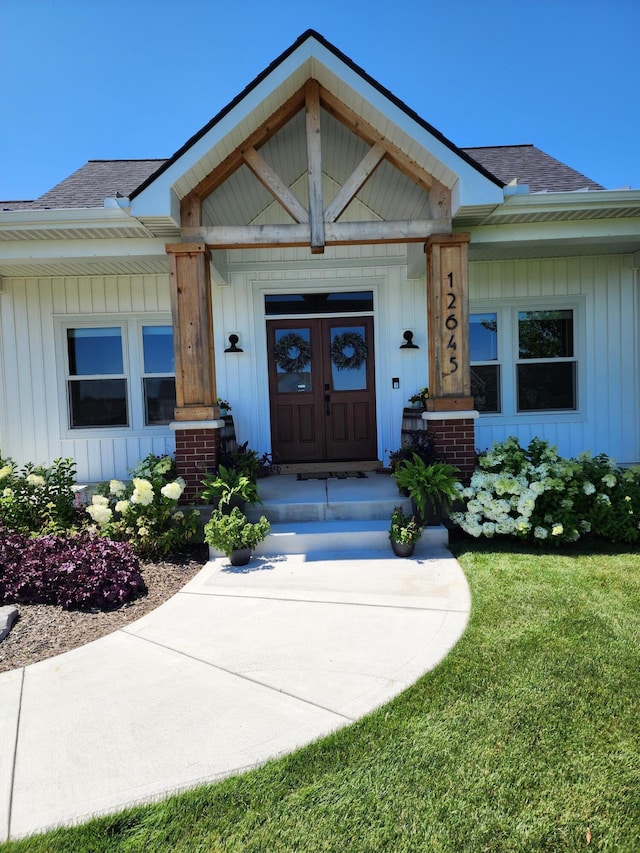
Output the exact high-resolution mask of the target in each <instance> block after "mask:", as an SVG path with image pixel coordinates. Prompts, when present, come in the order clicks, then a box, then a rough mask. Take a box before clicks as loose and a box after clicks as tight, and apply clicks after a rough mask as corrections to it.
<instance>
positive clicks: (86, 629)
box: [0, 545, 208, 672]
mask: <svg viewBox="0 0 640 853" xmlns="http://www.w3.org/2000/svg"><path fill="white" fill-rule="evenodd" d="M207 560H208V548H207V547H206V546H205V545H193V546H190V547H189V548H187V549H185V550H184V552H183V553H182V554H181V555H180V556H178V557H175V558H172V559H167V560H160V561H156V562H141V564H140V571H141V573H142V576H143V578H144V581H145V583H146V585H147V588H148V592H147V593H146V594H145V595H142V596H140V597H139V598H136V599H135V600H134V601H132V602H129V603H128V604H125V605H123V606H122V607H120V608H118V609H116V610H110V611H106V612H105V611H100V612H97V613H91V612H84V611H80V610H72V611H68V610H63V609H62V608H61V607H58V606H53V605H50V604H19V605H16V606H17V607H18V611H19V618H18V621H17V622H16V624H15V625H14V626H13V628H12V629H11V632H10V634H9V635H8V636H7V637H6V638H5V639H4V640H3V641H2V642H1V643H0V672H6V671H7V670H10V669H16V668H17V667H21V666H28V665H29V664H31V663H36V662H37V661H40V660H44V659H45V658H49V657H53V656H54V655H59V654H62V653H63V652H68V651H70V650H71V649H75V648H77V647H78V646H83V645H85V644H86V643H90V642H92V641H93V640H97V639H99V638H100V637H104V636H105V635H106V634H111V633H112V632H113V631H117V630H118V629H119V628H122V627H124V626H125V625H128V624H130V623H131V622H134V621H135V620H136V619H139V618H140V617H141V616H144V615H145V613H149V612H150V611H151V610H155V608H156V607H159V606H160V605H161V604H162V603H163V602H164V601H166V600H167V599H168V598H171V596H172V595H175V594H176V593H177V592H178V591H179V590H180V589H181V588H182V587H183V586H184V585H185V584H186V583H187V582H188V581H189V580H190V579H191V578H192V577H193V576H194V575H196V574H197V573H198V572H199V571H200V569H201V568H202V567H203V566H204V564H205V563H206V561H207Z"/></svg>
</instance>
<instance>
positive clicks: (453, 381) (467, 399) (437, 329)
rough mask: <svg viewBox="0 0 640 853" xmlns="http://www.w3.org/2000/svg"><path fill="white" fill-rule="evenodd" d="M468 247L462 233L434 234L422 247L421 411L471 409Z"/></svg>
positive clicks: (467, 237)
mask: <svg viewBox="0 0 640 853" xmlns="http://www.w3.org/2000/svg"><path fill="white" fill-rule="evenodd" d="M468 244H469V235H468V234H434V235H433V236H432V237H429V239H428V240H427V243H426V252H427V314H428V324H429V400H428V405H427V411H434V412H437V411H448V412H455V411H469V410H471V409H473V397H471V373H470V369H469V277H468Z"/></svg>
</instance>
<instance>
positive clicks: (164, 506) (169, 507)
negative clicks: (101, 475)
mask: <svg viewBox="0 0 640 853" xmlns="http://www.w3.org/2000/svg"><path fill="white" fill-rule="evenodd" d="M129 473H130V474H131V475H132V480H131V482H130V483H123V482H121V481H120V480H110V481H109V482H108V483H103V484H102V485H101V486H100V487H99V489H98V493H97V494H96V495H94V496H93V498H92V501H91V506H89V507H87V513H88V514H89V515H90V516H91V518H92V520H93V525H91V529H92V530H94V531H95V532H96V533H99V534H100V535H101V536H105V537H107V538H109V539H115V540H116V541H126V542H129V544H130V545H131V547H132V549H133V551H134V552H135V553H136V554H137V555H138V556H140V557H144V558H147V559H155V558H158V557H165V556H169V555H172V554H176V553H178V552H179V551H180V550H182V549H183V548H184V547H185V546H186V545H188V544H189V543H190V542H192V541H193V539H194V537H195V534H196V531H197V529H198V522H199V518H200V516H199V513H198V511H197V510H195V509H193V508H191V509H186V510H185V511H182V510H177V511H176V506H177V503H178V500H179V499H180V497H181V495H182V492H183V491H184V485H185V484H184V480H182V478H180V477H176V476H175V467H174V463H173V460H172V459H171V457H169V456H162V457H159V456H155V455H154V454H153V453H151V454H149V456H147V457H146V458H145V459H143V460H142V461H141V462H140V463H138V465H137V466H136V467H135V468H134V469H132V470H131V471H130V472H129Z"/></svg>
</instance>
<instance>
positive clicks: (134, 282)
mask: <svg viewBox="0 0 640 853" xmlns="http://www.w3.org/2000/svg"><path fill="white" fill-rule="evenodd" d="M130 287H131V308H132V310H133V311H135V312H136V313H138V312H143V311H144V290H143V287H142V276H139V275H135V276H131V278H130Z"/></svg>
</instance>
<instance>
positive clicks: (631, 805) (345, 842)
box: [1, 543, 640, 853]
mask: <svg viewBox="0 0 640 853" xmlns="http://www.w3.org/2000/svg"><path fill="white" fill-rule="evenodd" d="M458 556H459V560H460V562H461V563H462V566H463V568H464V570H465V572H466V575H467V577H468V579H469V582H470V584H471V588H472V594H473V610H472V615H471V621H470V624H469V627H468V629H467V632H466V633H465V635H464V637H463V638H462V639H461V641H460V642H459V643H458V645H457V646H456V647H455V649H454V650H453V651H452V652H451V654H450V655H449V656H448V658H447V659H446V660H445V661H444V662H443V663H442V664H441V665H440V666H439V667H438V668H437V669H436V670H435V671H433V672H432V673H429V674H428V675H426V676H425V677H424V678H422V679H421V680H420V681H419V682H418V683H417V684H416V685H415V686H414V687H412V688H411V689H410V690H408V691H406V692H405V693H404V694H402V695H401V696H400V697H398V698H397V699H396V700H395V701H393V702H392V703H391V704H389V705H387V706H385V707H384V708H382V709H380V710H379V711H378V712H376V713H375V714H372V715H371V716H369V717H367V718H366V719H364V720H362V721H361V722H359V723H358V724H356V725H354V726H351V727H350V728H348V729H345V730H343V731H341V732H338V733H337V734H335V735H333V736H331V737H329V738H327V739H325V740H323V741H321V742H319V743H317V744H314V745H312V746H309V747H306V748H305V749H302V750H300V751H299V752H297V753H295V754H294V755H291V756H289V757H287V758H284V759H282V760H279V761H275V762H272V763H270V764H269V765H267V766H265V767H263V768H261V769H259V770H256V771H253V772H251V773H249V774H247V775H245V776H243V777H239V778H234V779H228V780H226V781H224V782H222V783H220V784H217V785H213V786H210V787H205V788H200V789H198V790H196V791H193V792H190V793H188V794H185V795H182V796H179V797H174V798H171V799H170V800H167V801H166V802H163V803H160V804H158V805H154V806H150V807H144V808H139V809H134V810H131V811H128V812H126V813H124V814H121V815H118V816H114V817H110V818H103V819H100V820H96V821H94V822H92V823H90V824H87V825H85V826H83V827H79V828H77V829H72V830H61V831H58V832H56V833H50V834H48V835H46V836H42V837H39V838H37V839H36V838H34V839H30V840H27V841H24V842H20V843H9V844H7V845H5V846H3V847H2V848H1V849H2V850H7V851H14V850H15V851H24V850H29V851H31V850H38V851H42V850H46V851H55V853H58V851H92V853H99V851H105V853H107V851H108V853H114V851H127V853H130V852H131V851H140V853H142V851H145V853H149V851H163V852H164V851H189V852H190V853H191V851H207V853H208V852H209V851H243V853H245V851H269V853H271V852H272V851H285V850H291V851H294V850H295V851H304V853H309V852H310V851H314V853H315V851H329V850H330V851H336V853H338V851H339V853H346V851H358V852H359V851H392V853H399V851H422V850H424V851H455V853H458V851H465V850H469V851H474V853H475V851H499V853H505V851H523V850H524V851H536V853H537V851H562V850H571V851H573V850H611V851H629V852H630V853H631V851H633V853H637V851H639V850H640V716H639V713H638V712H639V699H640V555H638V554H624V553H613V552H602V553H600V552H599V553H596V552H593V551H592V552H590V553H588V552H586V551H584V550H580V551H578V550H577V549H575V550H574V553H573V554H571V553H570V552H568V551H567V552H563V553H559V552H556V553H553V554H548V553H541V552H535V553H533V552H529V553H527V552H525V551H523V550H516V551H513V550H509V549H507V548H504V549H503V548H500V547H498V546H496V545H492V544H491V543H487V544H484V545H483V544H476V543H474V544H473V545H460V546H458Z"/></svg>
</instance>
